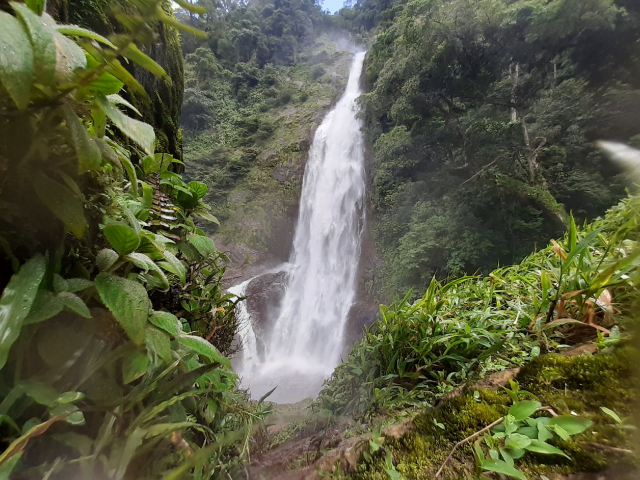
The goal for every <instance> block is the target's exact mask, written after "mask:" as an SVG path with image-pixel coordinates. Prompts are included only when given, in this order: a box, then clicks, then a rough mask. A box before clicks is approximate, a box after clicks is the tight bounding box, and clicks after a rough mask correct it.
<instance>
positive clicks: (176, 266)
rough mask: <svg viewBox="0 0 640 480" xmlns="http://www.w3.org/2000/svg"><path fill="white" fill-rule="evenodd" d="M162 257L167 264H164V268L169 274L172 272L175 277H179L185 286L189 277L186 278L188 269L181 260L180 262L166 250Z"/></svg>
mask: <svg viewBox="0 0 640 480" xmlns="http://www.w3.org/2000/svg"><path fill="white" fill-rule="evenodd" d="M162 256H163V257H164V258H165V260H166V264H165V263H164V262H163V264H162V267H163V268H164V269H165V270H167V271H168V272H171V273H173V274H174V275H177V276H178V278H179V279H180V283H182V285H184V284H185V282H186V281H187V277H186V275H187V269H186V267H185V266H184V264H183V263H182V262H181V261H180V260H178V258H177V257H176V256H175V255H174V254H173V253H171V252H170V251H169V250H165V251H164V252H162ZM167 264H168V265H167ZM167 267H169V268H167Z"/></svg>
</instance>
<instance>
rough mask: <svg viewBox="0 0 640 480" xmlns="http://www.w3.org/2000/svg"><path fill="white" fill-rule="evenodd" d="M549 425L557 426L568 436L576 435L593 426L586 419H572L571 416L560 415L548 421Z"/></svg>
mask: <svg viewBox="0 0 640 480" xmlns="http://www.w3.org/2000/svg"><path fill="white" fill-rule="evenodd" d="M549 425H554V426H559V427H561V428H562V429H563V430H564V431H566V432H567V433H568V434H569V435H577V434H578V433H582V432H584V431H585V430H586V429H587V428H589V427H590V426H591V425H593V422H592V421H591V420H589V419H587V418H581V417H574V416H573V415H560V416H558V417H553V418H550V419H549Z"/></svg>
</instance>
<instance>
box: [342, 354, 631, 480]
mask: <svg viewBox="0 0 640 480" xmlns="http://www.w3.org/2000/svg"><path fill="white" fill-rule="evenodd" d="M639 360H640V358H639V357H638V351H637V350H636V349H634V348H629V347H623V348H619V349H617V350H616V351H614V352H611V353H608V354H607V353H603V354H598V355H593V356H591V355H587V354H584V355H579V356H576V357H570V358H569V357H565V356H562V355H558V354H547V355H542V356H540V357H539V358H537V359H535V360H534V361H532V362H530V363H529V364H528V365H527V366H526V367H525V368H523V369H522V371H521V372H520V374H519V375H518V377H517V381H518V382H519V383H520V386H521V387H522V388H523V389H525V388H526V390H528V391H529V392H531V393H532V394H534V395H535V396H536V397H537V399H538V401H539V402H541V403H542V405H548V406H551V407H552V408H553V409H554V410H555V412H557V414H560V415H571V416H579V417H584V418H586V419H588V420H590V421H591V422H593V424H592V425H591V426H590V427H589V428H588V429H587V430H586V431H584V432H583V433H581V434H579V435H576V436H572V437H570V438H569V439H568V440H561V439H560V438H558V437H554V439H553V440H550V442H551V443H552V444H553V445H554V446H556V447H558V448H560V449H561V450H563V451H564V452H566V453H567V454H568V457H569V458H566V457H563V456H560V455H542V454H535V453H531V452H529V453H528V454H527V455H526V456H524V457H523V458H522V459H521V460H516V466H517V468H518V470H519V471H520V472H522V473H523V474H524V475H526V476H527V477H528V478H539V476H541V475H545V476H548V475H551V474H552V473H553V474H565V475H566V474H570V473H573V472H597V471H601V470H602V469H603V468H605V467H607V466H610V465H613V464H618V467H625V466H626V467H629V468H633V467H634V466H635V467H637V459H635V457H632V456H626V455H625V456H623V457H620V456H619V455H615V454H612V453H611V452H610V451H606V450H603V449H598V448H594V447H592V445H593V444H601V445H602V444H604V445H608V446H614V447H617V448H623V449H632V448H634V446H635V444H634V438H633V431H632V430H629V429H625V428H622V426H621V425H619V424H617V423H616V422H615V421H614V420H613V419H612V418H611V417H610V416H609V415H607V414H605V413H604V412H603V410H602V409H601V408H600V407H603V406H604V407H607V408H609V409H611V410H612V411H614V412H616V413H617V414H618V415H620V416H626V415H630V414H632V413H633V406H634V404H635V402H637V400H638V393H637V392H638V387H640V384H639V382H638V376H637V372H636V371H635V367H634V365H637V363H638V361H639ZM550 372H557V373H558V374H559V375H558V377H557V378H556V379H555V380H552V381H549V373H550ZM511 400H512V399H511V398H510V396H509V395H508V394H507V392H505V391H493V390H482V389H480V390H474V389H473V388H470V389H467V390H465V391H464V392H463V393H462V394H461V395H459V396H457V397H455V398H452V399H449V400H446V401H444V402H443V403H442V405H440V406H439V407H438V408H435V409H427V410H425V411H424V412H423V413H421V414H420V415H418V416H417V417H416V419H415V421H414V424H415V428H414V430H412V431H411V432H409V433H407V434H405V435H404V436H403V437H402V438H400V439H397V440H396V439H385V440H384V444H383V445H384V447H385V449H386V450H387V451H388V452H390V453H391V457H392V458H393V464H394V467H395V469H396V470H397V472H399V474H400V475H401V476H402V478H405V479H407V480H408V479H431V478H434V475H435V473H436V471H437V470H438V468H439V467H440V465H442V463H443V462H444V460H445V458H446V457H447V455H448V454H449V452H450V451H451V450H452V448H453V446H454V445H455V444H456V443H457V442H459V441H460V440H462V439H464V438H466V437H468V436H470V435H472V434H473V433H475V432H477V431H479V430H481V429H482V428H484V427H485V426H487V425H489V424H491V423H492V422H494V421H496V420H497V419H499V418H500V417H503V416H504V415H505V414H506V413H507V412H508V409H509V405H510V403H511ZM543 415H544V414H543V413H542V412H541V413H539V414H536V415H535V416H536V417H539V416H543ZM369 457H370V458H369V459H367V456H366V455H365V456H363V457H362V458H361V461H360V462H359V464H358V467H357V469H356V471H355V472H351V473H349V474H348V475H347V478H352V479H357V480H387V479H388V478H390V477H389V475H388V473H387V471H388V465H387V462H386V461H385V455H384V454H375V455H372V456H371V455H370V456H369ZM474 468H475V466H474V454H473V450H472V444H471V443H469V444H467V445H465V446H463V447H461V448H460V449H459V450H457V452H456V453H455V455H454V458H453V461H452V462H451V463H450V464H449V467H447V468H446V469H445V470H444V475H443V476H442V477H441V478H445V479H457V478H470V477H473V476H474Z"/></svg>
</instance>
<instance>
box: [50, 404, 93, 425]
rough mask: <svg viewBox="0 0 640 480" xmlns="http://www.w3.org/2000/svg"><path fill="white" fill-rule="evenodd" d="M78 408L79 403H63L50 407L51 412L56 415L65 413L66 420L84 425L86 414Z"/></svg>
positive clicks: (73, 423)
mask: <svg viewBox="0 0 640 480" xmlns="http://www.w3.org/2000/svg"><path fill="white" fill-rule="evenodd" d="M78 410H79V408H78V406H77V405H73V404H72V403H63V404H59V405H56V406H55V407H53V408H50V409H49V414H50V415H55V416H59V415H65V416H66V419H65V421H66V422H67V423H69V424H71V425H84V424H85V419H84V414H83V413H82V412H80V411H78Z"/></svg>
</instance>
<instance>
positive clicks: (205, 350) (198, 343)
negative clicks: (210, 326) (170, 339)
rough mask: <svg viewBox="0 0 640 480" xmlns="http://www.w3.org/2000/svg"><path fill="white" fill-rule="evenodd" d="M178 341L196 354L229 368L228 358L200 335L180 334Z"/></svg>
mask: <svg viewBox="0 0 640 480" xmlns="http://www.w3.org/2000/svg"><path fill="white" fill-rule="evenodd" d="M178 343H180V344H181V345H184V346H185V347H187V348H190V349H191V350H193V351H194V352H196V353H197V354H198V355H201V356H203V357H206V358H208V359H209V360H211V361H212V362H217V363H220V364H221V365H224V366H225V367H227V368H231V363H230V362H229V359H228V358H227V357H225V356H224V355H222V354H221V353H220V352H219V351H218V349H217V348H216V347H214V346H213V345H211V343H209V342H208V341H207V340H205V339H204V338H202V337H196V336H195V335H180V336H179V337H178Z"/></svg>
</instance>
